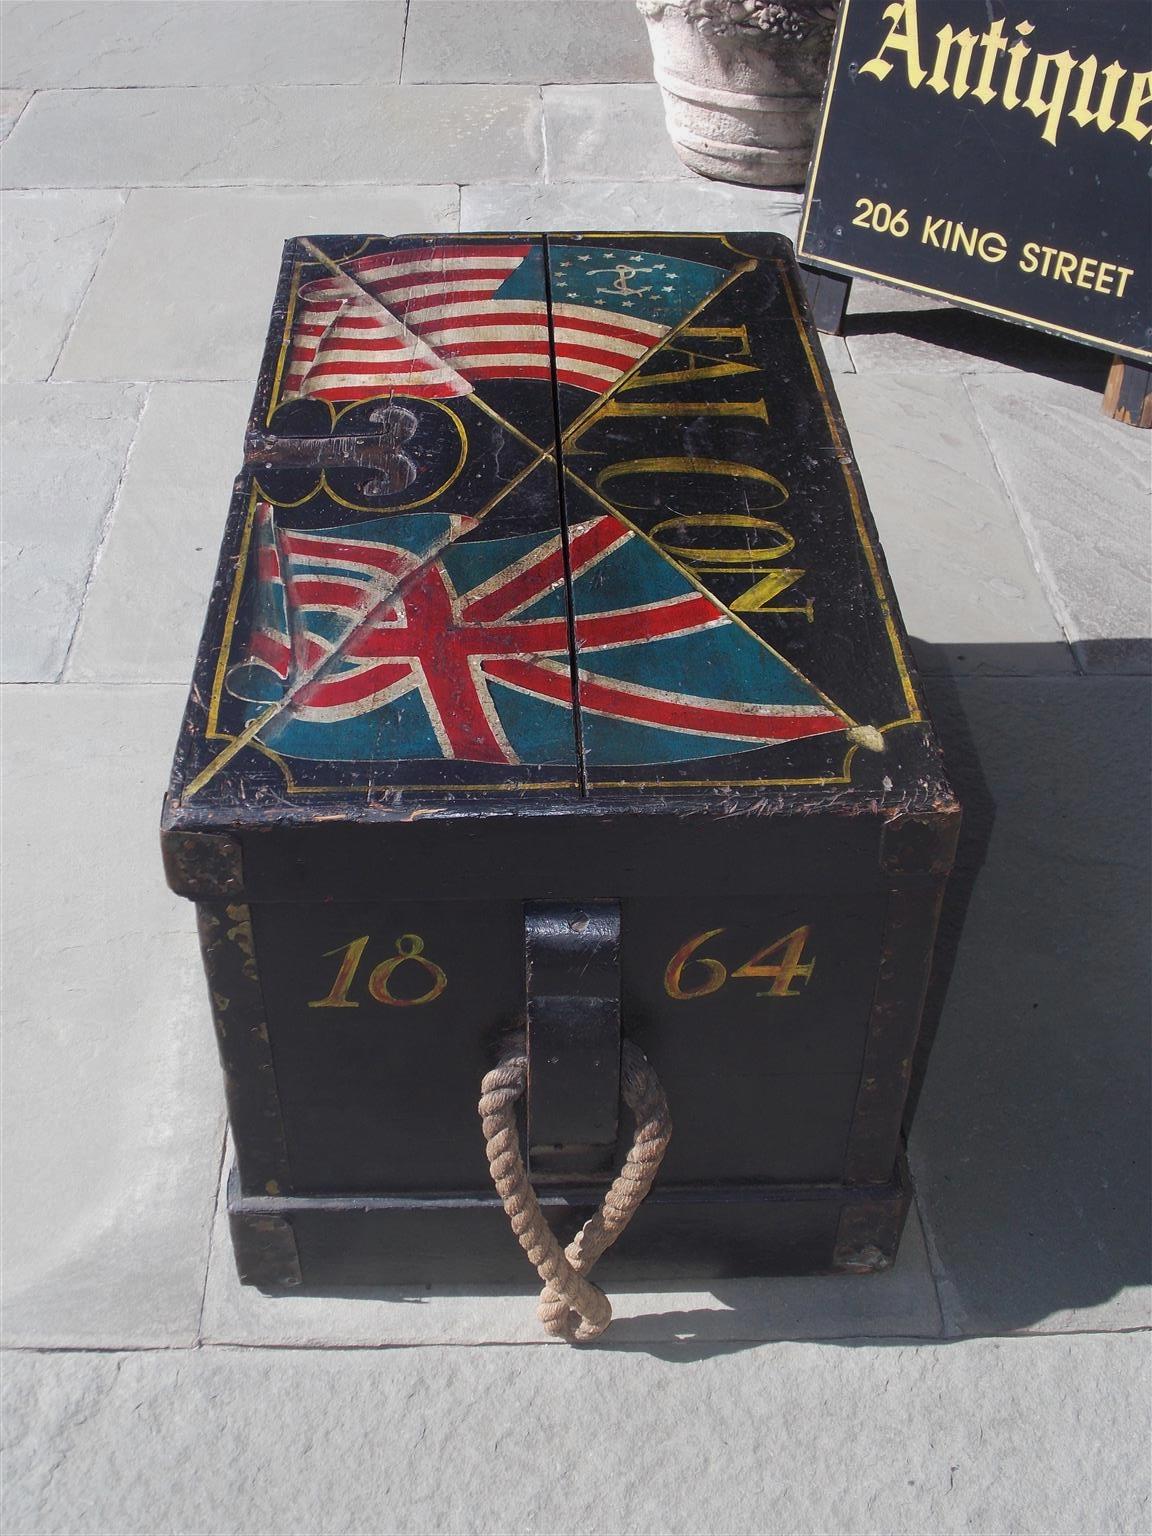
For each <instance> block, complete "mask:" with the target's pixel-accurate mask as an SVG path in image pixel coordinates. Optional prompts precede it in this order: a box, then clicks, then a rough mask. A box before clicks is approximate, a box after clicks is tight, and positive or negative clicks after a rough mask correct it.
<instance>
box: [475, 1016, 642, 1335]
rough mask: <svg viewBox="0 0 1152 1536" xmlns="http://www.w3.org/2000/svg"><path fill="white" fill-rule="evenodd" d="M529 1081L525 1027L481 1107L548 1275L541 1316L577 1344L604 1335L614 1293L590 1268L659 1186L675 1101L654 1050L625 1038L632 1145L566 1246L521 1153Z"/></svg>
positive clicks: (487, 1082)
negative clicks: (521, 1116)
mask: <svg viewBox="0 0 1152 1536" xmlns="http://www.w3.org/2000/svg"><path fill="white" fill-rule="evenodd" d="M527 1086H528V1057H527V1054H526V1051H525V1043H524V1037H523V1036H522V1035H520V1036H516V1037H515V1038H514V1039H512V1040H510V1041H509V1043H508V1046H507V1047H506V1054H505V1055H504V1056H503V1058H502V1059H501V1061H500V1063H499V1065H497V1066H495V1067H493V1069H492V1070H491V1072H489V1073H487V1075H486V1076H485V1078H484V1081H483V1083H482V1084H481V1090H480V1104H479V1110H480V1121H481V1127H482V1129H483V1132H484V1140H485V1143H486V1148H487V1152H488V1167H489V1170H490V1171H491V1174H492V1182H493V1184H494V1185H495V1186H496V1193H497V1194H498V1195H499V1196H500V1199H501V1201H502V1203H503V1206H504V1210H505V1211H506V1213H507V1215H508V1220H509V1221H510V1223H511V1225H512V1230H513V1232H515V1234H516V1238H517V1240H518V1242H519V1244H520V1246H521V1248H523V1249H524V1252H525V1253H526V1254H527V1255H528V1258H529V1260H530V1261H531V1262H532V1264H533V1265H534V1266H535V1268H536V1272H537V1273H538V1274H539V1276H540V1278H541V1280H542V1281H543V1282H544V1289H543V1291H542V1292H541V1293H540V1305H539V1308H538V1315H539V1318H540V1321H541V1322H542V1323H543V1325H544V1327H545V1329H546V1330H547V1332H548V1333H550V1334H553V1335H555V1336H556V1337H558V1338H562V1339H567V1340H568V1342H569V1343H570V1344H572V1343H585V1342H587V1341H588V1340H589V1339H595V1338H599V1336H600V1335H601V1334H602V1333H603V1332H604V1330H605V1328H607V1326H608V1324H609V1323H610V1322H611V1321H612V1307H611V1304H610V1302H609V1300H608V1298H607V1296H605V1294H604V1292H603V1291H602V1290H601V1289H600V1288H599V1286H597V1285H594V1284H593V1283H592V1281H591V1280H588V1279H586V1278H585V1276H586V1275H587V1273H588V1271H589V1270H590V1269H591V1268H592V1266H593V1264H595V1263H596V1261H597V1259H598V1258H600V1256H601V1254H603V1253H604V1252H606V1251H607V1249H609V1248H610V1247H611V1246H612V1244H613V1243H614V1242H615V1241H616V1239H617V1238H618V1237H619V1236H620V1234H621V1232H623V1231H624V1228H625V1227H626V1226H627V1225H628V1223H629V1222H630V1221H631V1220H632V1217H633V1216H634V1215H635V1213H636V1210H637V1208H638V1207H639V1205H640V1203H641V1201H642V1200H643V1199H644V1197H645V1195H647V1193H648V1191H649V1190H650V1189H651V1187H652V1181H653V1179H654V1178H655V1177H656V1173H657V1170H658V1169H659V1167H660V1163H661V1160H662V1159H663V1157H664V1153H665V1151H666V1149H667V1146H668V1143H669V1141H670V1140H671V1137H672V1122H671V1119H670V1117H669V1114H668V1101H667V1099H666V1098H665V1097H664V1090H663V1088H662V1087H661V1086H660V1080H659V1078H658V1077H657V1076H656V1073H655V1072H654V1071H653V1069H652V1065H651V1063H650V1062H649V1060H648V1058H647V1057H646V1056H645V1055H644V1053H643V1051H641V1050H640V1049H639V1048H638V1047H637V1046H635V1045H633V1044H632V1042H631V1041H630V1040H625V1041H624V1042H623V1045H622V1052H621V1061H620V1092H621V1096H622V1097H623V1099H624V1102H625V1103H626V1104H627V1105H628V1108H629V1109H630V1110H631V1111H632V1115H633V1117H634V1119H635V1122H636V1126H635V1130H634V1132H633V1136H632V1145H631V1147H630V1148H629V1149H628V1155H627V1157H626V1158H625V1159H624V1164H623V1166H622V1167H621V1169H620V1172H619V1173H618V1174H617V1175H616V1177H615V1179H613V1181H612V1183H611V1185H610V1186H609V1188H608V1190H607V1191H606V1193H605V1195H604V1198H603V1200H601V1202H600V1207H599V1209H598V1210H597V1211H596V1212H595V1214H594V1215H593V1216H590V1217H589V1219H588V1220H587V1221H586V1222H585V1223H584V1225H583V1227H581V1229H580V1231H579V1232H577V1234H576V1236H575V1237H574V1238H573V1239H572V1241H571V1242H570V1243H569V1244H568V1246H567V1248H561V1246H560V1243H559V1240H558V1239H557V1237H556V1235H555V1233H554V1232H553V1231H552V1228H551V1227H550V1226H549V1225H548V1222H547V1220H546V1219H545V1216H544V1212H543V1211H542V1210H541V1209H540V1202H539V1201H538V1200H537V1198H536V1192H535V1190H534V1189H533V1188H532V1185H531V1183H530V1182H529V1179H528V1173H527V1170H526V1169H525V1167H524V1160H523V1158H522V1157H521V1156H520V1137H519V1133H518V1131H517V1128H516V1105H517V1103H518V1101H519V1100H520V1099H521V1098H523V1096H524V1093H525V1090H526V1088H527Z"/></svg>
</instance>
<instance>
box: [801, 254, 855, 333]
mask: <svg viewBox="0 0 1152 1536" xmlns="http://www.w3.org/2000/svg"><path fill="white" fill-rule="evenodd" d="M800 270H801V272H803V274H804V286H805V288H806V289H807V290H808V307H809V309H810V310H811V311H812V324H813V325H814V326H815V327H816V329H817V330H818V331H824V332H825V333H826V334H828V335H830V336H842V335H843V334H844V312H845V311H846V310H847V308H848V296H849V294H850V293H851V292H852V279H851V278H850V277H841V276H840V275H839V274H838V273H836V272H820V271H817V269H816V268H815V267H805V266H802V267H801V268H800Z"/></svg>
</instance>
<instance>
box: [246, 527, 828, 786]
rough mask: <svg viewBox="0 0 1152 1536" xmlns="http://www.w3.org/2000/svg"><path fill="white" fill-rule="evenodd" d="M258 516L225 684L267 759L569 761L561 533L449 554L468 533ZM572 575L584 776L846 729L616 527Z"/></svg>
mask: <svg viewBox="0 0 1152 1536" xmlns="http://www.w3.org/2000/svg"><path fill="white" fill-rule="evenodd" d="M256 518H257V521H256V533H255V572H256V576H255V589H254V600H253V603H252V609H251V613H252V618H251V623H250V626H249V642H248V654H247V656H246V658H245V659H244V660H243V661H242V662H239V663H238V664H236V665H234V666H233V667H231V669H230V670H229V672H228V675H227V684H228V689H229V691H230V692H231V694H232V695H233V696H234V697H237V698H239V699H242V700H244V701H246V703H247V704H248V706H249V709H248V715H247V718H248V719H249V720H255V719H256V717H257V716H258V715H260V714H261V713H265V712H266V714H267V720H266V724H265V725H263V726H262V727H261V729H260V732H259V739H260V740H261V741H262V742H263V743H264V744H265V745H266V746H268V747H271V748H274V749H275V750H276V751H277V752H278V753H281V754H282V755H284V756H286V757H295V758H301V759H310V760H314V761H315V760H345V761H348V760H359V761H366V762H371V761H376V762H381V761H395V760H398V759H404V758H415V759H424V760H428V759H458V760H461V761H468V762H482V763H497V764H515V763H531V764H553V763H562V764H567V765H571V764H572V762H573V759H574V755H575V735H574V730H573V721H572V671H571V666H570V661H569V621H568V595H567V582H566V576H565V556H564V549H563V545H562V542H561V539H560V537H559V535H555V536H549V535H540V534H528V535H518V536H513V537H509V538H499V539H488V540H484V539H471V540H465V541H464V542H454V541H455V540H456V539H457V538H458V536H459V535H461V534H462V533H464V532H466V531H467V528H468V520H467V519H460V518H454V517H449V516H446V515H445V514H442V513H418V514H410V515H402V516H396V517H391V518H378V519H375V520H374V521H371V522H365V523H359V524H356V525H353V526H348V527H339V528H328V529H325V530H323V531H318V532H308V531H301V530H289V529H281V528H278V527H277V524H276V518H275V513H274V511H273V509H272V508H271V507H270V506H269V505H268V504H267V503H263V502H261V503H259V504H258V505H257V509H256ZM568 568H569V570H570V573H571V581H572V584H573V588H574V589H575V591H576V592H578V594H579V596H578V598H577V600H576V602H575V607H576V610H577V612H578V614H579V617H578V618H577V619H576V620H575V625H574V629H575V641H576V649H577V655H578V659H579V665H578V673H577V677H578V687H579V702H580V712H581V720H582V734H583V741H584V747H585V752H586V755H587V757H588V760H589V762H590V763H594V764H597V765H606V764H620V765H623V764H637V763H649V762H669V761H684V760H690V759H693V758H702V757H714V756H718V755H724V754H728V753H732V752H739V751H742V750H748V749H750V748H759V747H764V746H767V745H770V744H771V743H774V742H782V741H790V740H795V739H796V738H798V737H802V736H812V735H817V734H820V733H824V732H829V731H837V730H843V729H844V726H845V720H844V718H843V716H842V715H840V714H839V713H837V712H836V711H835V710H834V709H833V708H832V707H831V706H830V705H829V704H828V703H827V702H826V701H825V700H824V699H823V698H822V697H821V696H820V695H819V694H818V693H817V692H816V690H815V689H814V688H813V687H812V686H811V684H809V683H808V682H806V681H805V679H804V678H802V677H801V676H800V675H799V674H798V673H796V672H795V671H794V670H793V669H792V668H791V667H789V666H788V664H787V663H786V662H784V661H783V660H782V659H781V658H780V657H778V656H777V655H776V654H775V653H774V652H772V651H769V650H768V649H767V648H765V647H764V646H762V645H761V644H760V643H759V642H758V641H756V640H755V639H754V638H753V637H752V636H751V635H749V634H748V633H747V632H746V631H745V630H744V629H742V628H741V627H740V626H739V625H738V624H737V623H736V622H735V621H734V620H733V619H732V618H731V617H730V616H729V615H728V613H727V612H726V610H725V609H724V608H723V607H721V606H720V604H719V603H718V602H717V601H716V600H715V599H713V598H712V597H710V596H708V595H707V594H706V593H704V592H702V591H700V590H698V589H697V588H696V587H695V586H693V585H692V584H691V583H690V582H689V581H688V579H687V578H686V577H685V576H684V575H683V574H682V573H681V572H679V571H678V570H677V569H676V568H675V567H673V566H672V565H670V564H669V563H668V562H667V561H664V560H661V559H658V558H654V557H653V555H652V552H651V550H649V549H648V548H647V546H646V544H645V543H644V541H643V540H641V539H639V538H638V537H637V535H636V534H634V533H633V532H632V531H631V530H630V529H628V528H626V527H625V526H624V525H623V524H622V523H621V522H619V521H618V520H617V519H616V518H614V517H611V516H607V515H606V516H604V517H598V518H594V519H592V520H591V521H589V522H585V523H581V524H578V525H577V526H576V527H574V528H573V529H572V531H571V534H570V537H569V548H568ZM686 678H687V679H693V680H696V686H695V687H689V686H687V685H686V684H685V683H684V681H683V680H684V679H686ZM701 685H705V686H706V688H707V692H702V691H701Z"/></svg>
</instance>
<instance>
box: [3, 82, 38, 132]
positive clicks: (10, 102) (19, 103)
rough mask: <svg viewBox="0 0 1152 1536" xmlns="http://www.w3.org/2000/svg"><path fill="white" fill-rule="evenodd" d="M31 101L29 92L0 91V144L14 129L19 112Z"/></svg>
mask: <svg viewBox="0 0 1152 1536" xmlns="http://www.w3.org/2000/svg"><path fill="white" fill-rule="evenodd" d="M31 100H32V93H31V92H30V91H0V144H3V142H4V140H5V139H6V138H7V137H8V135H9V134H10V133H11V132H12V130H13V128H15V126H16V124H17V122H18V121H19V118H20V114H21V112H23V110H24V108H25V107H26V106H27V105H28V103H29V102H30V101H31Z"/></svg>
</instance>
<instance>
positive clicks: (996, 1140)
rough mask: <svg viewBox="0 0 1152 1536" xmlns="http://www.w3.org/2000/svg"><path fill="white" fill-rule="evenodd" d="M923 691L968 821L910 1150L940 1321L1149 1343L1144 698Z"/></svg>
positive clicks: (1139, 683) (1013, 689) (1119, 689)
mask: <svg viewBox="0 0 1152 1536" xmlns="http://www.w3.org/2000/svg"><path fill="white" fill-rule="evenodd" d="M928 694H929V703H930V706H931V709H932V713H933V716H934V718H935V720H936V724H937V726H938V728H939V730H940V733H941V737H942V741H943V745H944V751H945V757H946V759H947V761H948V764H949V769H950V772H951V773H952V775H953V778H954V782H955V784H956V788H957V791H958V793H959V796H960V799H961V801H962V803H963V804H964V807H965V824H964V831H963V834H962V840H961V845H960V854H959V862H958V868H957V871H956V873H955V874H954V875H953V877H952V882H951V885H950V887H949V892H948V895H947V896H946V898H945V906H944V913H943V917H942V923H941V941H940V945H939V948H938V958H937V983H936V985H935V987H934V989H933V992H932V994H931V995H930V999H929V1008H928V1015H927V1026H926V1027H927V1030H928V1034H929V1036H931V1034H932V1033H933V1031H934V1029H935V1025H936V1021H937V1019H939V1027H938V1029H936V1030H935V1033H936V1039H935V1046H934V1049H933V1054H932V1059H931V1062H930V1064H929V1067H928V1074H927V1079H926V1082H925V1085H924V1091H923V1096H922V1098H921V1102H920V1105H919V1108H918V1111H917V1116H916V1121H915V1125H914V1129H913V1135H912V1149H911V1150H912V1167H913V1173H914V1175H915V1178H916V1187H917V1190H918V1193H919V1198H920V1201H921V1210H922V1211H923V1213H924V1217H925V1223H926V1226H927V1229H928V1236H929V1242H930V1245H931V1246H932V1247H933V1248H934V1253H935V1259H936V1267H937V1278H938V1282H939V1286H940V1293H941V1298H942V1301H943V1303H944V1306H945V1320H946V1322H947V1324H948V1326H949V1328H950V1329H952V1330H963V1331H966V1332H987V1331H1001V1330H1004V1329H1028V1328H1035V1329H1042V1330H1045V1331H1052V1330H1054V1329H1068V1330H1071V1329H1076V1328H1081V1329H1087V1328H1132V1327H1146V1326H1147V1325H1148V1323H1149V1322H1150V1321H1152V1309H1150V1297H1152V1290H1150V1283H1152V1257H1150V1255H1152V1233H1150V1231H1149V1204H1148V1192H1147V1176H1146V1175H1147V1153H1148V1146H1149V1142H1150V1138H1152V1105H1150V1092H1149V1062H1148V1039H1147V1029H1148V1018H1149V1015H1150V1012H1152V1008H1150V994H1152V987H1150V978H1149V963H1150V962H1149V949H1148V933H1149V931H1150V928H1152V900H1150V893H1149V869H1150V867H1152V857H1150V854H1152V848H1150V836H1149V825H1148V815H1147V805H1148V797H1147V778H1148V768H1147V749H1148V739H1149V723H1150V722H1149V702H1150V701H1149V695H1148V688H1147V684H1146V682H1145V681H1144V680H1143V679H1124V678H1082V677H1072V678H1018V679H1008V678H1001V679H995V680H992V679H983V678H965V679H960V680H957V681H956V682H954V683H953V682H950V681H949V680H947V679H944V678H935V679H931V680H930V681H929V684H928ZM965 914H966V915H965ZM961 922H963V923H964V929H963V935H962V937H961V938H960V940H959V946H958V947H957V931H958V929H959V926H960V924H961ZM949 969H951V982H950V986H949V987H948V991H947V996H946V1000H945V1001H944V1006H943V1015H942V1017H941V1016H940V992H941V990H942V988H943V985H944V983H945V981H946V979H947V976H948V971H949Z"/></svg>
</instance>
